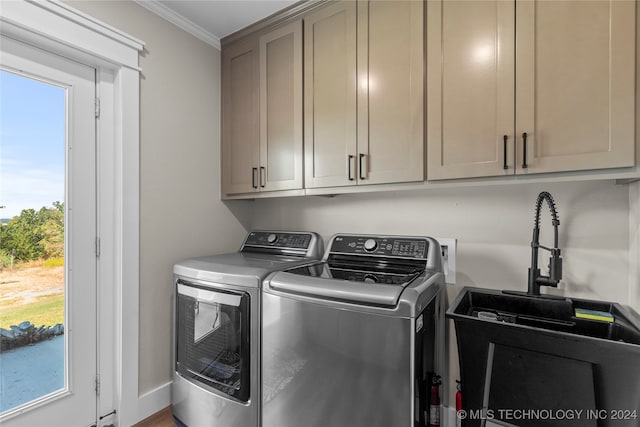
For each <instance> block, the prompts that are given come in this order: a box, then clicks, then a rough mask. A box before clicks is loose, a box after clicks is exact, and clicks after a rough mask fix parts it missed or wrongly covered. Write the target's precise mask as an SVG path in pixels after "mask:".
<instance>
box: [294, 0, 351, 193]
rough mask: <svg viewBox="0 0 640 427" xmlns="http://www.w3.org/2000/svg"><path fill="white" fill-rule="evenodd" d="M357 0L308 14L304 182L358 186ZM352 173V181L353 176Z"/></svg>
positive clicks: (315, 185) (315, 184)
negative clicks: (353, 159) (355, 159)
mask: <svg viewBox="0 0 640 427" xmlns="http://www.w3.org/2000/svg"><path fill="white" fill-rule="evenodd" d="M355 28H356V2H353V1H345V2H337V3H333V4H331V5H330V6H327V7H324V8H322V9H320V10H318V11H316V12H313V13H310V14H309V15H307V16H305V18H304V58H305V62H304V73H305V82H304V95H305V100H304V102H305V110H304V116H305V135H304V148H305V153H304V156H305V186H306V187H307V188H314V187H334V186H341V185H354V184H355V176H356V171H355V169H354V166H353V163H354V162H353V161H352V162H351V164H349V160H350V157H349V156H352V158H353V157H354V156H355V155H356V151H357V150H356V30H355ZM349 172H350V173H351V180H350V179H349Z"/></svg>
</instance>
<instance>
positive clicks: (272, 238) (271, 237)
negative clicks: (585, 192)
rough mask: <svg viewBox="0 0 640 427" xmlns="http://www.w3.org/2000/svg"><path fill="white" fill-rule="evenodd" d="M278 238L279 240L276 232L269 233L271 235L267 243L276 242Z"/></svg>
mask: <svg viewBox="0 0 640 427" xmlns="http://www.w3.org/2000/svg"><path fill="white" fill-rule="evenodd" d="M276 240H278V236H277V235H275V234H269V235H268V236H267V243H269V244H273V243H275V242H276Z"/></svg>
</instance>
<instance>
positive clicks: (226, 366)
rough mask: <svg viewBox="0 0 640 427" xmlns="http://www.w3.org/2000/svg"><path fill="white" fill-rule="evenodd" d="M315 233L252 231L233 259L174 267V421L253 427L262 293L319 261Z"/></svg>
mask: <svg viewBox="0 0 640 427" xmlns="http://www.w3.org/2000/svg"><path fill="white" fill-rule="evenodd" d="M322 246H323V244H322V239H321V238H320V236H319V235H317V234H316V233H308V232H280V231H252V232H250V233H249V234H248V235H247V237H246V239H245V240H244V242H243V244H242V246H241V248H240V250H239V251H238V252H234V253H229V254H222V255H214V256H209V257H203V258H194V259H188V260H185V261H182V262H180V263H177V264H176V265H175V266H174V268H173V272H174V280H175V291H176V304H175V334H174V337H175V338H174V344H175V345H174V359H173V360H174V367H175V370H174V373H173V384H172V388H171V395H172V396H171V397H172V403H173V414H174V416H175V417H176V418H177V419H178V420H180V422H182V423H184V424H185V425H187V426H191V427H200V426H208V427H218V426H219V427H252V426H256V427H257V426H258V425H259V409H260V388H259V387H260V363H259V362H260V287H261V284H262V281H263V279H264V278H265V277H266V276H267V275H268V274H269V273H271V272H274V271H278V270H283V269H285V268H290V267H293V266H299V265H302V264H308V263H310V262H311V261H313V260H317V259H318V258H320V256H321V254H322Z"/></svg>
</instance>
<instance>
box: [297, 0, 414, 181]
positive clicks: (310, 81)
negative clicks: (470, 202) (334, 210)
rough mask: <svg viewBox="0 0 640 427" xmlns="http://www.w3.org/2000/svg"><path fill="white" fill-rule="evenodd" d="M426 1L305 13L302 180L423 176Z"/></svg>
mask: <svg viewBox="0 0 640 427" xmlns="http://www.w3.org/2000/svg"><path fill="white" fill-rule="evenodd" d="M423 17H424V11H423V4H422V2H417V1H384V2H381V1H371V2H369V1H358V2H352V1H345V2H335V3H331V4H329V5H328V6H326V7H323V8H322V9H319V10H316V11H314V12H312V13H309V14H308V15H307V16H305V18H304V21H305V49H304V50H305V64H304V67H305V89H304V90H305V178H306V179H305V186H306V187H307V188H313V187H330V186H344V185H363V184H382V183H395V182H409V181H422V180H423V179H424V136H423V128H424V118H423V116H424V108H423V99H424V98H423V80H424V72H423V62H424V61H423V58H424V56H423V54H424V49H423V46H424V45H423V40H424V33H423V28H424V27H423Z"/></svg>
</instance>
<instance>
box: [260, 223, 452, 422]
mask: <svg viewBox="0 0 640 427" xmlns="http://www.w3.org/2000/svg"><path fill="white" fill-rule="evenodd" d="M443 288H444V274H443V272H442V263H441V252H440V246H439V244H438V242H437V241H436V240H435V239H433V238H430V237H412V236H379V235H373V236H364V235H354V234H338V235H335V236H333V237H332V239H331V241H330V244H329V247H328V249H327V251H326V253H325V256H324V258H323V261H322V262H317V263H314V264H311V265H308V266H303V267H296V268H292V269H288V270H286V271H282V272H277V273H273V274H271V275H270V276H269V277H268V278H267V279H266V280H265V282H264V284H263V288H262V310H263V311H262V315H263V321H262V351H263V356H262V384H263V386H262V426H263V427H300V426H305V427H346V426H349V427H360V426H361V427H388V426H394V427H398V426H402V427H414V426H417V425H420V426H423V425H426V424H427V417H428V415H427V414H428V409H429V408H428V396H429V393H428V391H429V387H430V385H431V380H432V379H433V377H434V376H435V375H436V374H438V373H439V374H440V375H442V373H443V367H444V366H445V365H444V363H445V361H444V354H443V351H444V348H443V346H442V345H438V346H437V343H438V342H440V343H442V342H444V341H443V340H444V322H443V320H442V319H443V314H444V304H445V302H446V297H445V295H444V292H442V290H443Z"/></svg>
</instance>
